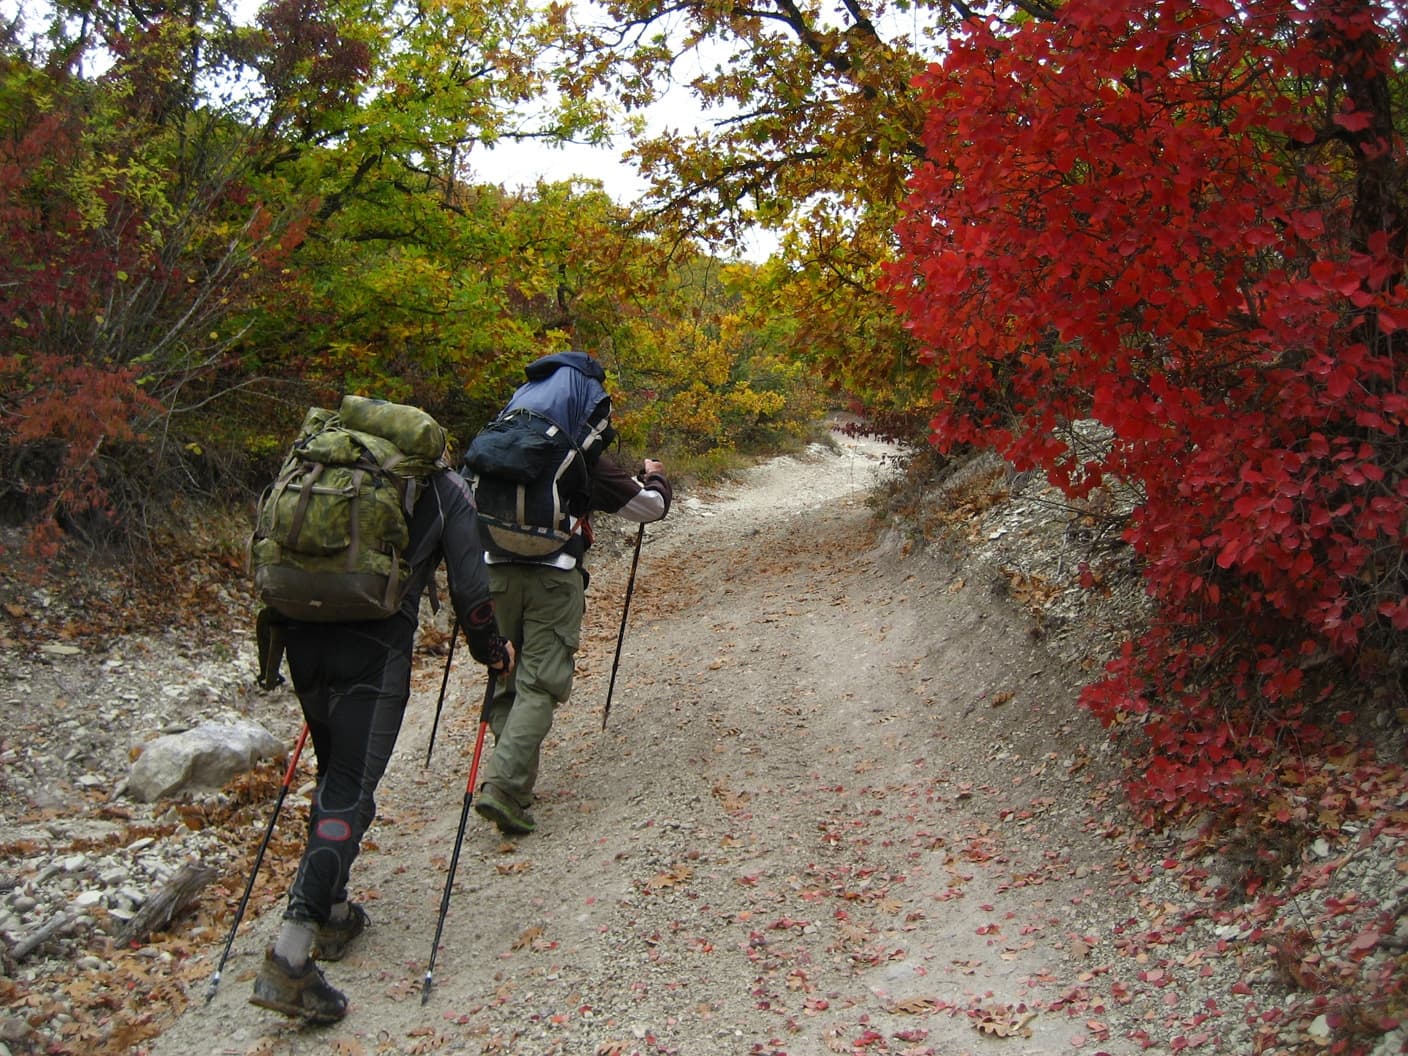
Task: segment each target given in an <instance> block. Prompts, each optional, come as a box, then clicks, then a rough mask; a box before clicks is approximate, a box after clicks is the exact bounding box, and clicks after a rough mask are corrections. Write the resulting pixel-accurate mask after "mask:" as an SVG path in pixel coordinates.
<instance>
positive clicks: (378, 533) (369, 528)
mask: <svg viewBox="0 0 1408 1056" xmlns="http://www.w3.org/2000/svg"><path fill="white" fill-rule="evenodd" d="M445 439H446V438H445V430H444V429H442V428H441V427H440V426H439V425H438V424H436V422H435V419H433V418H431V417H430V415H428V414H426V413H425V412H424V411H422V410H420V409H418V408H416V407H408V406H405V405H403V404H396V403H387V402H385V401H384V400H372V399H366V398H364V397H361V396H345V397H343V399H342V403H341V406H340V407H339V408H338V410H337V412H336V413H334V412H332V411H328V410H325V409H323V408H320V407H314V408H312V409H311V410H309V412H308V414H307V416H306V417H305V418H304V420H303V427H302V428H301V429H300V430H299V434H298V439H297V440H295V441H294V443H293V447H292V449H291V450H290V451H289V453H288V456H287V457H286V458H285V459H284V463H283V467H282V468H281V469H280V470H279V473H278V476H277V477H276V478H275V479H274V482H273V484H271V485H270V486H269V488H268V489H267V490H266V491H265V492H264V495H263V497H262V498H261V499H260V501H259V513H258V519H257V521H256V523H255V528H254V535H253V538H252V539H251V541H250V566H251V568H252V570H253V573H254V583H255V586H256V588H257V589H258V591H259V596H260V598H261V599H262V600H263V602H264V603H265V604H266V605H268V606H269V607H270V608H272V609H274V610H275V611H277V612H278V613H280V614H281V615H283V616H287V617H290V618H292V619H297V620H310V621H315V622H320V623H334V622H342V621H349V620H376V619H383V618H385V617H387V616H390V615H391V614H392V613H394V612H395V611H396V610H397V609H398V608H400V606H401V601H402V600H403V598H404V597H405V592H406V587H407V585H408V580H409V578H410V572H411V569H410V565H409V563H408V562H407V561H406V558H405V551H406V547H407V545H408V543H409V530H408V526H407V522H408V520H409V517H410V513H411V510H412V508H413V507H414V506H415V501H416V498H417V496H418V495H419V494H420V488H421V486H423V484H424V482H425V479H426V478H427V477H428V476H429V474H431V473H433V472H435V471H437V470H440V469H444V468H446V464H445V461H444V455H445Z"/></svg>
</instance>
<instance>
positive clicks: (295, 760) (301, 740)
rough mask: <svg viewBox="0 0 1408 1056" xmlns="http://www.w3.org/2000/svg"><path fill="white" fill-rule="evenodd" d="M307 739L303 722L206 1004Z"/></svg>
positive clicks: (207, 1002)
mask: <svg viewBox="0 0 1408 1056" xmlns="http://www.w3.org/2000/svg"><path fill="white" fill-rule="evenodd" d="M307 740H308V724H307V723H306V722H305V723H304V724H303V731H302V732H301V733H300V734H299V735H298V743H297V744H295V745H294V746H293V757H292V758H291V759H289V761H288V769H287V770H285V771H284V781H283V784H281V785H280V786H279V798H278V799H277V800H275V802H274V812H273V814H271V815H269V825H268V827H267V828H266V829H265V830H264V839H263V840H261V841H260V843H259V850H258V851H257V852H256V853H255V855H254V865H253V867H252V868H251V869H250V870H249V882H248V883H246V884H245V885H244V895H243V896H242V897H241V898H240V904H239V908H238V909H236V910H235V919H234V922H233V923H232V924H231V925H230V934H229V935H228V936H227V937H226V939H225V952H224V953H222V954H221V955H220V963H219V964H217V965H216V966H215V974H214V975H213V976H211V978H210V989H209V990H207V991H206V992H205V1003H206V1004H207V1005H208V1004H210V1002H211V999H212V998H214V997H215V991H216V990H217V989H218V988H219V986H220V973H221V972H223V971H224V970H225V961H226V959H227V958H228V957H229V956H230V947H231V946H233V945H234V944H235V932H236V931H238V930H239V926H240V921H241V920H243V919H244V911H245V907H246V906H248V905H249V895H250V892H251V891H253V890H254V878H255V877H256V876H258V875H259V863H260V862H262V861H263V860H264V851H265V850H266V849H267V848H268V846H269V839H270V837H272V836H273V835H274V822H276V821H278V820H279V808H280V807H282V806H283V805H284V797H285V796H287V795H288V789H289V786H290V785H291V784H293V772H294V770H296V769H297V768H298V757H299V756H300V755H302V754H303V745H304V742H306V741H307Z"/></svg>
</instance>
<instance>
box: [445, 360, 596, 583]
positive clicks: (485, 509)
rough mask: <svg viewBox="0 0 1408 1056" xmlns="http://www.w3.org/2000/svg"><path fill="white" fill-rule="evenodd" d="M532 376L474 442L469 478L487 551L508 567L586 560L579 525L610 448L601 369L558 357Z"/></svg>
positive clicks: (539, 364)
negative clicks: (560, 558)
mask: <svg viewBox="0 0 1408 1056" xmlns="http://www.w3.org/2000/svg"><path fill="white" fill-rule="evenodd" d="M524 374H525V375H526V377H527V379H528V380H527V381H525V382H524V383H523V384H522V385H520V386H519V388H518V390H517V391H516V392H515V393H514V394H513V398H512V399H510V400H509V402H508V405H507V406H506V407H504V409H503V410H502V411H500V412H499V414H498V416H497V417H496V418H495V419H494V420H493V421H491V422H490V423H489V424H488V425H486V426H485V427H484V428H483V429H482V430H481V431H480V432H479V434H478V435H477V436H476V437H475V438H474V440H473V441H472V442H471V443H470V445H469V449H468V450H467V451H466V452H465V456H464V475H465V477H466V478H467V479H468V480H469V482H470V486H471V487H472V488H473V489H474V500H475V504H476V505H477V506H478V507H479V532H480V536H481V537H482V539H483V542H484V549H485V550H487V551H488V552H489V553H490V554H492V555H494V556H496V557H501V558H507V559H509V560H515V559H517V560H524V559H527V560H532V561H544V560H550V559H552V558H554V557H556V556H557V555H559V554H561V553H564V552H566V553H571V554H572V555H573V556H576V557H580V556H581V554H582V551H583V550H585V549H586V541H585V540H584V538H583V536H582V534H581V533H580V532H579V531H576V530H575V528H576V527H577V521H578V519H579V518H581V517H582V516H583V515H585V514H586V512H587V510H588V508H589V504H590V501H591V481H592V470H593V469H594V468H595V466H596V461H597V459H598V458H599V457H600V455H601V452H602V450H603V449H604V448H605V447H606V446H607V444H609V443H610V442H611V438H612V436H613V435H614V432H613V430H612V428H611V397H610V396H608V395H607V393H606V388H605V385H604V384H603V383H604V382H605V381H606V372H605V371H604V370H602V368H601V364H600V363H598V362H597V361H596V360H594V359H592V358H591V357H590V356H588V355H586V354H585V353H583V352H558V353H556V354H554V355H551V356H544V357H542V358H541V359H538V360H535V361H534V362H532V363H530V364H528V366H527V367H526V368H525V370H524Z"/></svg>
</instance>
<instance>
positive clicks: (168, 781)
mask: <svg viewBox="0 0 1408 1056" xmlns="http://www.w3.org/2000/svg"><path fill="white" fill-rule="evenodd" d="M279 751H280V745H279V742H278V741H277V740H275V739H274V736H273V734H271V733H270V732H269V731H268V730H266V729H265V728H264V727H263V726H260V725H259V724H258V723H254V722H249V721H246V720H240V721H237V722H231V723H215V722H211V723H204V724H202V725H200V726H197V727H195V728H194V729H191V730H186V731H185V732H184V733H179V734H171V735H168V736H165V737H158V738H156V739H155V740H154V741H151V742H150V743H149V744H147V746H146V747H145V748H144V749H143V751H142V754H141V755H139V756H138V757H137V761H136V762H135V763H133V764H132V771H131V773H130V774H129V775H128V779H127V791H128V794H129V795H131V796H132V797H133V798H134V799H138V800H143V801H146V802H150V801H152V800H155V799H160V798H162V797H163V796H169V795H172V794H173V793H176V792H179V791H182V790H184V789H188V788H207V789H211V788H220V787H221V786H222V785H224V784H225V782H227V781H229V780H230V778H232V777H234V776H235V775H236V774H239V773H243V772H244V771H246V770H248V769H250V768H251V767H252V766H253V765H254V764H255V763H256V762H258V761H259V760H260V759H265V758H270V757H272V756H275V755H277V754H278V753H279Z"/></svg>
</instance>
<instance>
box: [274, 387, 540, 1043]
mask: <svg viewBox="0 0 1408 1056" xmlns="http://www.w3.org/2000/svg"><path fill="white" fill-rule="evenodd" d="M353 412H355V413H357V414H360V415H363V416H364V417H365V418H366V421H365V422H362V421H360V420H357V421H356V422H355V424H356V425H358V426H360V428H354V429H348V428H346V427H347V426H348V424H349V421H352V415H353ZM417 415H418V416H422V417H423V421H422V420H420V419H417V418H416V417H415V416H417ZM408 418H409V419H411V420H412V424H413V425H415V426H416V429H415V430H414V431H413V432H414V434H415V435H416V436H425V435H429V437H430V440H429V441H428V442H427V441H424V440H418V441H417V442H418V443H420V444H421V446H422V448H423V450H422V451H421V456H422V457H423V458H425V459H426V461H427V465H426V466H420V465H417V464H415V463H414V461H413V460H412V459H407V458H406V457H405V454H404V451H405V448H406V447H407V446H408V442H407V441H406V440H404V439H403V440H402V441H401V444H402V447H401V449H399V450H396V451H395V452H394V453H393V454H391V455H389V456H383V457H382V458H381V461H380V466H378V465H375V464H373V465H370V467H368V466H365V465H364V466H360V467H359V468H358V469H357V470H355V471H354V473H353V475H352V477H351V479H352V480H354V481H355V482H356V484H354V485H353V486H352V487H347V488H343V489H341V492H340V493H342V494H346V493H351V492H355V491H356V489H357V487H365V484H366V480H367V478H368V476H369V475H372V476H374V475H375V473H376V470H377V469H378V468H381V469H387V468H392V469H396V468H399V467H401V466H403V465H406V464H412V465H415V470H416V475H415V476H413V477H406V478H402V479H401V480H399V481H392V480H391V478H390V477H387V478H385V479H386V481H387V483H385V484H384V485H382V486H385V487H391V488H393V490H396V491H397V492H398V494H400V495H401V496H402V500H403V504H404V505H408V506H409V513H408V515H407V517H406V524H405V535H404V546H403V547H396V548H393V549H394V551H395V552H393V553H391V554H390V557H391V559H392V563H393V565H398V566H403V572H404V575H402V574H401V573H399V572H398V573H397V574H396V575H394V576H392V577H390V578H391V580H392V581H393V586H394V590H393V589H390V588H388V595H389V600H387V601H386V602H385V604H386V605H388V606H390V607H393V608H392V611H391V613H390V615H386V616H381V617H380V618H361V619H348V618H342V617H345V615H346V614H347V613H349V612H354V611H356V610H355V609H353V608H351V605H352V604H353V603H352V602H351V601H347V600H345V599H341V600H339V605H342V606H346V607H342V608H339V610H338V612H339V614H340V615H339V617H337V618H334V619H318V618H314V617H316V615H317V613H318V612H319V606H322V607H326V606H328V605H329V604H331V601H330V600H329V599H331V598H333V597H334V596H335V592H336V591H338V590H340V589H341V588H340V587H339V586H337V584H335V583H332V582H331V579H330V578H328V577H332V576H333V573H331V572H328V571H326V570H325V568H324V566H323V565H319V564H317V563H316V561H310V560H309V559H306V558H305V559H302V560H301V562H300V560H299V559H297V558H296V557H294V556H288V555H281V554H280V553H278V552H277V550H276V548H275V547H274V546H272V545H270V540H273V541H275V542H278V543H280V544H281V545H283V546H284V548H285V549H288V548H290V547H291V546H292V544H293V540H291V539H290V535H297V534H298V532H297V531H296V530H295V531H293V532H292V533H290V531H289V530H288V529H286V528H284V527H281V526H280V525H279V524H278V522H279V520H280V518H279V516H278V515H276V513H275V512H269V511H272V504H273V502H274V499H269V500H266V502H265V504H264V506H263V510H262V511H261V520H260V529H259V530H258V531H257V532H256V536H257V541H256V544H255V552H256V562H255V563H256V566H257V567H258V568H259V569H260V572H261V573H262V578H259V579H257V582H259V583H261V584H265V585H267V586H268V589H262V590H261V596H262V597H263V598H264V600H265V601H266V603H268V604H269V605H271V606H277V605H282V606H283V608H284V609H285V610H286V611H284V612H282V613H279V614H276V615H275V616H274V617H273V619H272V621H270V620H269V618H268V614H267V612H266V613H261V623H268V622H273V623H274V624H275V630H276V632H277V634H278V636H279V637H280V638H281V639H282V641H281V646H282V649H283V650H284V653H285V655H286V656H287V659H288V668H289V673H290V675H291V677H292V679H293V688H294V691H295V692H296V694H297V695H298V701H299V704H300V705H301V707H302V710H303V715H304V719H305V720H306V722H307V724H308V729H309V732H310V733H311V735H312V739H313V746H314V750H315V752H316V754H317V786H316V790H315V792H314V794H313V800H312V805H311V808H310V812H309V823H308V837H307V843H306V845H305V847H304V850H303V855H302V858H301V860H300V862H299V866H298V872H297V874H296V875H295V876H294V880H293V884H292V886H291V888H290V890H289V893H288V905H287V907H286V909H285V911H284V922H283V925H282V927H281V928H280V930H279V933H278V936H277V937H276V939H275V941H274V944H273V946H272V947H271V948H270V949H269V950H268V951H267V953H266V954H265V958H264V962H263V964H262V965H261V967H260V969H259V973H258V975H257V976H256V978H255V980H254V992H253V994H252V995H251V997H250V1001H251V1002H252V1003H253V1004H256V1005H259V1006H261V1007H264V1008H270V1009H273V1010H275V1011H278V1012H282V1013H284V1014H286V1015H290V1016H297V1017H301V1018H303V1019H305V1020H308V1021H310V1022H315V1023H330V1022H334V1021H336V1020H339V1019H341V1018H342V1017H343V1016H344V1015H345V1014H346V1012H347V998H346V997H345V996H344V995H343V994H342V993H341V992H340V991H339V990H337V989H336V988H334V987H333V986H332V985H331V984H330V983H329V982H328V981H327V979H326V977H325V976H324V975H323V972H322V970H321V968H320V967H319V966H318V963H317V961H318V960H322V961H336V960H339V959H340V958H341V957H342V956H343V955H344V954H345V953H346V951H347V947H348V945H349V944H350V943H351V942H352V941H353V940H354V939H356V938H357V937H358V936H359V935H360V934H361V933H362V932H363V930H365V928H366V926H367V924H368V922H369V921H368V916H367V913H366V911H365V910H364V909H363V908H362V907H361V906H360V905H358V904H356V903H354V902H351V901H349V897H348V889H347V885H348V879H349V875H350V871H351V868H352V863H353V862H354V861H355V860H356V857H357V852H358V849H359V848H360V846H361V841H362V836H363V834H364V833H365V832H366V830H367V828H368V826H369V825H370V824H371V822H372V820H373V818H374V817H375V816H376V800H375V792H376V787H377V784H378V782H379V781H380V780H381V777H382V774H383V773H384V772H385V770H386V765H387V763H388V761H389V760H390V758H391V752H392V749H393V748H394V747H395V744H396V737H397V734H398V733H399V732H400V728H401V720H402V717H403V715H404V713H405V708H406V704H407V701H408V700H409V697H410V691H411V653H412V646H413V644H414V639H415V633H416V629H417V626H418V624H419V610H420V598H421V595H422V594H423V593H425V591H426V590H427V588H430V589H431V590H432V592H433V577H434V575H435V571H436V569H437V568H438V566H439V564H440V562H441V561H442V560H443V561H444V562H445V565H446V572H447V578H448V581H449V592H450V600H451V604H452V606H453V609H454V613H455V616H456V618H457V620H458V626H459V627H460V628H462V629H463V631H464V634H465V638H466V641H467V642H468V645H469V650H470V653H471V654H473V656H474V658H475V660H477V661H478V662H479V663H481V664H484V665H485V666H486V667H488V668H489V670H490V671H491V672H494V673H495V674H496V675H498V676H500V677H507V676H508V675H509V674H510V673H511V672H512V670H513V666H514V647H513V644H512V643H511V642H509V641H508V640H507V639H506V638H504V637H502V636H500V635H499V634H498V633H497V630H496V625H495V620H494V603H493V599H492V597H491V596H490V593H489V582H488V577H487V574H486V569H485V565H484V554H483V548H482V545H481V543H480V539H479V531H478V526H477V523H476V516H475V509H474V502H473V499H472V497H471V495H470V491H469V487H468V485H467V483H466V482H465V480H464V478H463V477H462V476H460V474H459V473H457V472H455V471H454V470H452V469H450V468H449V464H448V462H447V461H446V451H445V440H444V434H443V430H440V429H439V427H438V426H436V425H435V423H434V421H433V419H430V418H429V416H426V415H424V412H421V411H419V410H418V409H416V408H409V407H405V406H403V405H397V404H386V403H383V402H381V401H361V402H358V401H355V399H354V398H351V397H349V398H348V400H345V401H344V404H343V408H342V415H341V417H338V418H335V419H332V420H331V421H330V423H317V424H315V425H314V426H313V427H312V428H311V430H310V429H308V428H307V427H305V434H304V436H303V437H300V441H299V443H298V444H296V445H295V449H294V453H293V455H291V456H290V460H289V462H290V465H291V468H290V472H289V474H288V475H287V477H285V475H281V478H280V484H282V483H283V482H284V480H285V479H288V480H290V481H292V483H291V484H289V485H288V487H289V490H291V491H296V490H297V489H298V487H299V486H300V484H299V482H300V481H301V482H305V483H306V486H305V487H304V488H303V490H304V492H305V493H307V496H310V497H305V498H304V499H303V501H302V502H301V503H300V502H299V501H298V500H297V498H294V499H292V500H290V502H289V503H288V506H289V507H290V508H291V509H294V510H297V511H299V512H298V515H297V518H295V520H307V521H312V520H313V519H314V517H315V515H314V514H313V513H309V512H307V511H308V510H309V509H310V508H311V507H312V506H313V504H315V503H317V502H320V501H323V500H328V501H332V497H334V496H335V495H337V494H339V489H338V488H337V487H336V486H335V485H334V484H331V483H327V484H318V483H317V482H319V481H329V480H330V479H333V477H334V475H333V473H332V472H331V471H330V470H329V469H328V467H326V466H324V465H322V464H321V463H315V461H314V458H313V452H314V451H315V450H317V449H318V448H317V444H318V442H319V439H318V438H319V437H325V436H327V434H328V433H329V431H330V430H332V429H341V430H342V431H344V432H351V433H352V434H353V435H352V439H353V441H354V446H357V447H359V448H360V449H361V450H362V451H363V456H362V457H363V458H364V459H365V457H368V456H369V457H371V458H372V459H373V461H374V462H375V460H376V455H377V452H379V451H383V448H382V447H381V446H380V445H379V444H378V443H377V436H376V435H372V436H370V437H368V435H367V433H369V432H370V433H373V434H375V427H376V425H377V423H378V421H379V420H383V421H384V420H388V419H400V420H401V421H400V422H396V423H393V424H402V423H403V422H404V420H405V419H408ZM427 422H428V423H429V424H428V425H427V424H425V423H427ZM387 431H388V432H390V431H392V430H387ZM409 432H412V431H411V430H407V429H405V428H400V429H399V430H398V435H401V436H405V435H407V434H408V433H409ZM427 443H428V446H427ZM325 446H330V445H325ZM432 450H433V451H434V452H435V454H433V455H430V454H428V452H430V451H432ZM300 459H301V461H300ZM422 469H423V470H424V472H421V470H422ZM274 491H275V492H276V493H277V491H278V489H277V487H276V488H275V489H274ZM315 492H316V494H315ZM274 498H275V499H276V498H277V494H275V496H274ZM362 498H363V499H365V498H366V496H365V495H363V496H362ZM266 512H267V516H265V513H266ZM351 521H352V522H353V524H354V527H353V528H352V530H351V532H350V536H351V537H352V538H354V539H355V538H356V537H357V536H358V534H359V530H358V529H357V528H356V527H355V525H356V524H361V525H362V529H361V531H362V533H363V534H364V535H365V534H367V533H369V531H370V526H371V520H370V519H369V518H368V517H366V516H359V515H358V514H357V513H356V512H355V510H354V512H353V513H352V515H351ZM315 528H316V526H315ZM315 528H310V529H309V531H308V532H307V533H305V534H314V531H315ZM354 545H355V544H354ZM261 548H262V549H261ZM260 554H264V555H265V556H264V557H262V558H261V557H259V555H260ZM261 560H262V561H263V562H264V564H262V565H261V564H260V561H261ZM337 560H338V561H341V560H342V558H341V557H339V558H338V559H337ZM280 562H282V564H281V563H280ZM353 563H354V562H353V561H351V560H349V561H348V562H347V564H348V565H349V566H350V565H352V564H353ZM309 567H311V568H313V569H314V570H315V574H314V575H311V576H310V575H307V574H306V572H307V568H309ZM363 578H364V579H365V578H366V577H365V576H364V577H363ZM308 583H317V584H319V589H318V590H316V591H309V593H308V596H305V597H302V598H299V597H297V596H296V595H297V593H298V591H299V589H302V587H301V586H300V585H306V584H308ZM290 584H292V586H290ZM275 588H278V590H276V589H275ZM280 591H281V592H280ZM402 592H404V593H402ZM358 593H359V594H362V595H366V596H367V597H370V598H372V599H374V601H375V602H376V603H377V604H381V603H382V594H381V591H380V588H377V589H373V590H370V591H366V590H360V591H359V592H358ZM432 598H433V593H432ZM276 599H277V600H276ZM310 605H311V606H312V607H309V606H310ZM290 612H293V613H301V614H302V618H294V617H290V615H289V613H290ZM278 664H279V659H278V656H277V653H275V654H274V655H272V656H265V657H261V670H262V672H263V676H264V679H265V683H266V684H272V682H273V681H275V680H277V671H278Z"/></svg>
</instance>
